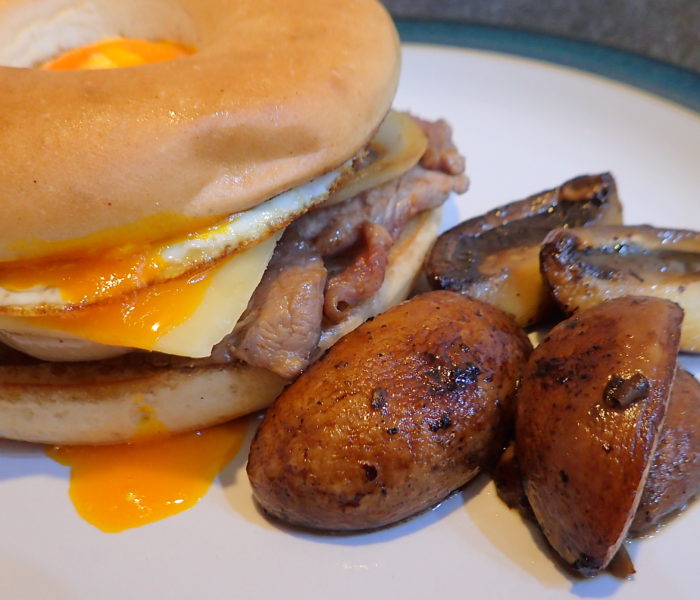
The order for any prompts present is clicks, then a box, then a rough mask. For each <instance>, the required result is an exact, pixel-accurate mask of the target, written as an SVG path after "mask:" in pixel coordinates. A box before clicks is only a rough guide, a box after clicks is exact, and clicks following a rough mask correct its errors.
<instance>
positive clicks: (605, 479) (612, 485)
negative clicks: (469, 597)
mask: <svg viewBox="0 0 700 600" xmlns="http://www.w3.org/2000/svg"><path fill="white" fill-rule="evenodd" d="M682 318H683V311H682V310H681V308H680V307H679V306H678V305H676V304H673V303H672V302H669V301H667V300H660V299H656V298H647V297H631V296H628V297H624V298H617V299H614V300H609V301H607V302H604V303H602V304H598V305H597V306H594V307H592V308H589V309H585V310H581V311H580V312H578V313H576V314H575V315H574V316H573V317H571V318H570V319H568V320H567V321H564V322H562V323H559V324H558V325H557V326H556V327H554V329H552V331H551V332H550V333H549V335H548V336H547V337H546V338H545V340H544V341H543V342H542V343H541V344H540V345H539V346H538V347H537V348H536V349H535V351H534V352H533V353H532V356H531V357H530V360H529V361H528V365H527V368H526V371H525V374H524V376H523V381H522V386H521V388H520V390H519V392H518V400H517V402H518V410H517V418H516V428H515V429H516V448H517V453H518V461H519V464H520V468H521V470H522V476H523V481H524V488H525V493H526V494H527V498H528V501H529V503H530V506H531V507H532V510H533V512H534V514H535V516H536V518H537V521H538V522H539V524H540V526H541V528H542V531H543V532H544V534H545V536H546V538H547V539H548V541H549V543H550V544H551V545H552V547H553V548H554V549H555V550H556V551H557V552H558V553H559V555H560V556H561V557H562V558H563V560H564V561H565V562H566V563H568V564H570V565H571V566H572V567H573V568H575V569H577V570H578V571H580V572H581V573H582V574H584V575H594V574H595V573H597V572H598V571H599V570H600V569H602V568H605V566H606V565H607V564H608V563H609V562H610V560H611V559H612V558H613V556H614V555H615V554H616V552H617V550H618V549H619V547H620V545H621V543H622V541H623V540H624V538H625V536H626V534H627V530H628V528H629V525H630V522H631V521H632V518H633V516H634V514H635V512H636V510H637V506H638V503H639V499H640V497H641V494H642V489H643V487H644V484H645V479H646V475H647V473H648V471H649V467H650V463H651V461H652V458H653V456H654V451H655V448H656V444H657V442H658V439H659V432H660V430H661V426H662V423H663V419H664V415H665V411H666V407H667V403H668V397H669V393H670V389H671V383H672V381H673V377H674V373H675V370H676V358H677V354H678V345H679V339H680V325H681V321H682Z"/></svg>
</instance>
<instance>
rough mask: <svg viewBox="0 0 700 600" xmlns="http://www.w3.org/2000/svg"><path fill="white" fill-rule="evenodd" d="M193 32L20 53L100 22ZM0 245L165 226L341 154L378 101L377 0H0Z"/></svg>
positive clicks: (389, 68)
mask: <svg viewBox="0 0 700 600" xmlns="http://www.w3.org/2000/svg"><path fill="white" fill-rule="evenodd" d="M120 36H123V37H134V38H145V39H167V40H170V41H175V42H180V43H183V44H186V45H188V46H190V47H193V48H194V49H195V52H194V53H193V54H192V55H190V56H186V57H183V58H179V59H177V60H173V61H169V62H161V63H157V64H151V65H144V66H139V67H133V68H124V69H114V70H106V71H100V70H89V71H61V72H58V71H42V70H39V69H35V68H31V67H33V66H34V65H36V64H38V63H40V62H42V61H45V60H48V59H50V58H52V57H53V56H55V55H57V54H58V53H60V52H61V51H64V50H66V49H69V48H72V47H77V46H79V45H81V44H86V43H89V42H92V41H95V40H98V39H103V38H108V37H120ZM0 64H2V65H4V66H2V67H0V89H1V90H2V93H1V94H0V147H2V153H3V157H2V162H1V166H0V189H1V190H2V194H3V202H2V203H0V261H5V262H6V261H14V260H18V259H23V258H28V257H34V256H46V255H52V254H54V253H56V254H59V253H61V252H65V251H69V250H75V249H78V248H80V247H81V246H88V245H89V246H91V247H92V248H93V249H94V247H95V245H110V244H117V243H124V242H127V241H128V242H132V241H135V240H138V239H152V238H153V237H154V236H158V237H161V238H167V237H168V236H169V235H174V234H175V233H176V232H177V231H179V232H180V233H181V232H182V231H187V230H189V229H190V228H191V227H192V225H191V224H192V223H205V222H207V220H212V219H215V218H217V217H223V216H225V215H229V214H232V213H235V212H238V211H244V210H246V209H249V208H251V207H254V206H256V205H258V204H260V203H261V202H263V201H264V200H267V199H269V198H271V197H273V196H275V195H277V194H279V193H281V192H283V191H285V190H288V189H291V188H294V187H296V186H299V185H300V184H302V183H304V182H307V181H309V180H311V179H313V178H315V177H318V176H319V175H322V174H324V173H327V172H329V171H331V170H333V169H336V168H338V167H339V166H340V165H342V164H343V163H344V162H345V161H347V160H348V159H350V158H352V157H353V156H354V155H356V154H357V153H358V151H360V150H361V149H362V148H363V147H364V145H365V144H367V142H368V140H369V139H370V138H371V136H372V134H373V133H374V131H375V130H376V129H377V127H378V126H379V124H380V122H381V121H382V119H383V118H384V116H385V115H386V113H387V111H388V110H389V107H390V104H391V101H392V98H393V95H394V92H395V88H396V84H397V78H398V71H399V47H398V39H397V36H396V32H395V29H394V26H393V24H392V22H391V20H390V18H389V16H388V15H387V13H386V11H385V10H384V9H383V8H382V6H381V5H380V4H379V3H378V2H375V1H374V0H346V1H344V2H336V1H335V0H285V1H284V2H279V1H276V0H122V1H120V2H114V0H89V1H88V2H78V1H77V0H16V1H15V0H0Z"/></svg>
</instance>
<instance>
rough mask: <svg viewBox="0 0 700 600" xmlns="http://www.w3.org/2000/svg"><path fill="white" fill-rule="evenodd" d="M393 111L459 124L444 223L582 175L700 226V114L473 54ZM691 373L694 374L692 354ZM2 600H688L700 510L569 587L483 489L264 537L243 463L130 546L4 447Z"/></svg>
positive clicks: (420, 64)
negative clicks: (603, 178) (351, 531)
mask: <svg viewBox="0 0 700 600" xmlns="http://www.w3.org/2000/svg"><path fill="white" fill-rule="evenodd" d="M403 73H404V74H403V80H402V83H401V88H400V90H399V95H398V99H397V101H396V105H397V106H398V107H400V108H408V109H411V110H413V111H414V112H416V113H417V114H420V115H423V116H427V117H439V116H444V117H446V118H448V119H449V120H450V121H451V122H452V124H453V125H454V128H455V132H456V138H457V141H458V142H459V145H460V147H461V148H462V150H463V151H464V152H465V153H466V155H467V156H468V165H469V172H470V175H471V177H472V188H471V190H470V192H469V193H468V195H467V196H465V197H463V198H461V199H459V200H458V202H457V203H456V204H455V203H452V204H450V206H449V209H448V210H447V219H448V223H453V222H455V221H456V220H457V218H458V216H461V217H468V216H473V215H475V214H478V213H480V212H483V211H484V210H486V209H489V208H492V207H494V206H496V205H498V204H501V203H504V202H507V201H510V200H514V199H517V198H522V197H524V196H526V195H529V194H530V193H533V192H536V191H539V190H541V189H544V188H547V187H550V186H554V185H557V184H558V183H560V182H562V181H564V180H565V179H567V178H569V177H571V176H574V175H577V174H580V173H587V172H596V171H603V170H611V171H612V172H613V173H614V175H615V176H616V177H617V181H618V184H619V188H620V194H621V197H622V199H623V202H624V204H625V210H626V219H627V222H629V223H639V222H652V223H655V224H658V225H664V226H677V227H695V228H698V226H699V225H700V204H699V203H698V196H697V194H698V190H699V189H700V169H699V168H698V140H700V117H699V116H698V115H697V114H695V113H692V112H690V111H687V110H684V109H682V108H680V107H678V106H677V105H674V104H671V103H668V102H665V101H663V100H660V99H658V98H656V97H653V96H651V95H648V94H646V93H643V92H640V91H638V90H636V89H633V88H629V87H626V86H623V85H618V84H616V83H613V82H611V81H608V80H605V79H601V78H598V77H595V76H590V75H587V74H583V73H581V72H577V71H572V70H568V69H565V68H561V67H556V66H552V65H549V64H545V63H539V62H535V61H530V60H523V59H518V58H513V57H508V56H504V55H497V54H491V53H487V52H478V51H464V50H450V49H444V48H431V47H419V46H409V47H407V49H406V52H405V55H404V71H403ZM683 362H684V363H685V364H686V365H687V366H689V367H690V368H691V370H693V372H694V373H696V374H698V373H699V372H700V361H699V360H698V359H697V358H694V359H691V358H689V357H684V359H683ZM0 456H1V458H0V524H1V526H0V596H1V597H2V598H7V599H13V600H14V599H20V598H22V599H24V598H26V599H32V600H34V599H39V598H42V599H44V598H50V599H52V600H59V599H70V600H82V599H90V600H95V599H118V600H124V599H125V598H139V599H140V598H153V599H155V598H169V599H170V598H173V599H174V598H253V597H255V598H266V599H267V598H304V599H308V598H321V597H331V598H333V600H340V599H343V598H348V599H353V600H357V598H358V597H362V595H365V596H368V597H370V598H380V597H383V598H399V597H400V598H402V599H412V598H416V599H422V598H434V597H438V596H439V597H469V598H478V599H484V598H508V599H510V598H519V599H520V600H528V599H543V598H567V597H570V596H578V597H605V596H614V597H615V598H620V599H622V598H634V599H635V600H639V599H643V598H655V597H657V596H661V597H665V598H674V599H680V598H695V597H697V595H696V594H697V589H696V588H697V582H698V577H697V571H696V569H697V565H696V563H697V559H696V557H697V552H698V542H697V539H698V537H700V507H698V506H694V507H691V509H690V510H689V511H687V513H686V514H684V515H683V516H682V517H681V518H679V519H677V520H676V521H675V522H673V523H671V524H670V525H669V526H667V527H666V528H665V529H664V530H663V531H662V532H661V533H659V534H657V535H655V536H654V537H653V539H647V540H644V541H642V542H639V543H635V544H633V545H632V548H631V553H632V556H633V557H634V562H635V564H636V567H637V571H638V574H637V576H636V578H635V580H634V581H632V582H621V581H618V580H615V579H613V578H611V577H609V576H607V575H603V576H600V577H599V578H598V579H596V580H594V581H580V580H573V579H571V578H569V577H568V576H566V575H565V574H564V573H563V572H562V571H561V570H560V569H559V568H558V567H557V566H556V565H555V564H554V563H553V562H552V561H551V560H550V558H549V556H548V555H547V553H546V552H543V545H542V542H541V539H540V536H539V535H538V534H537V533H536V532H534V531H533V530H531V529H529V528H528V527H527V526H526V525H524V524H523V522H522V521H521V520H520V519H519V517H518V516H517V515H516V514H515V513H514V512H512V511H509V510H508V509H507V508H505V507H504V506H503V505H502V504H501V503H500V502H499V501H498V500H497V499H496V498H495V496H494V491H493V488H492V486H491V484H489V483H487V481H486V480H485V479H479V480H477V481H474V482H472V483H471V484H470V485H469V486H467V488H466V490H465V491H464V492H463V493H460V494H456V495H454V496H452V497H451V498H450V499H449V500H447V501H446V502H444V503H443V504H442V505H441V506H440V507H438V508H436V509H434V510H432V511H430V512H428V513H426V514H423V515H422V516H420V517H418V518H416V519H414V520H412V521H409V522H408V523H405V524H403V525H400V526H398V527H394V528H390V529H387V530H385V531H381V532H379V533H372V534H367V535H353V536H346V537H323V536H314V535H309V534H301V533H298V532H290V531H286V530H284V529H280V528H277V527H275V526H273V525H270V524H269V523H268V522H267V521H266V520H265V519H264V518H263V517H262V516H261V515H260V514H259V513H258V512H257V510H256V509H255V507H254V505H253V503H252V501H251V496H250V489H249V487H248V483H247V478H246V476H245V472H244V470H243V466H244V462H245V453H241V454H239V456H238V457H237V458H236V459H235V461H234V462H233V464H232V465H230V466H229V467H228V468H227V469H226V470H225V472H224V473H223V474H222V476H221V478H220V479H219V480H218V481H217V482H216V483H215V485H214V486H213V487H212V489H211V491H210V492H209V494H208V495H207V496H206V497H205V498H204V499H203V500H202V501H201V502H200V503H199V505H198V506H196V507H195V508H194V509H192V510H190V511H187V512H185V513H182V514H180V515H178V516H175V517H172V518H170V519H166V520H164V521H161V522H158V523H155V524H152V525H147V526H145V527H142V528H140V529H134V530H130V531H127V532H124V533H120V534H111V535H110V534H103V533H101V532H99V531H98V530H97V529H95V528H93V527H92V526H90V525H88V524H86V523H85V522H83V521H82V520H81V519H80V518H79V517H78V516H76V514H75V512H74V510H73V507H72V505H71V503H70V501H69V499H68V493H67V491H68V480H67V470H66V469H65V468H63V467H60V466H58V465H57V464H56V463H54V462H52V461H50V460H48V459H46V458H44V457H43V455H42V452H41V450H40V449H38V448H32V447H30V446H26V445H20V444H11V443H4V444H3V443H0Z"/></svg>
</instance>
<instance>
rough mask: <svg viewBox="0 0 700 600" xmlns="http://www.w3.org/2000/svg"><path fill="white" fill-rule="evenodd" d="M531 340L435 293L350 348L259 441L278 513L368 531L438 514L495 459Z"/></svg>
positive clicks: (318, 369)
mask: <svg viewBox="0 0 700 600" xmlns="http://www.w3.org/2000/svg"><path fill="white" fill-rule="evenodd" d="M530 350H531V345H530V342H529V341H528V339H527V337H526V336H525V334H524V333H523V331H522V330H521V329H520V328H519V327H518V326H517V325H516V324H515V322H514V321H513V319H512V318H511V317H509V316H507V315H506V314H505V313H503V312H501V311H500V310H498V309H496V308H494V307H492V306H489V305H487V304H484V303H482V302H480V301H478V300H473V299H470V298H467V297H464V296H460V295H459V294H456V293H454V292H443V291H439V292H429V293H427V294H423V295H421V296H417V297H415V298H413V299H412V300H410V301H408V302H405V303H403V304H400V305H399V306H397V307H394V308H393V309H391V310H389V311H388V312H386V313H384V314H383V315H381V316H379V317H377V318H376V319H374V320H372V321H368V322H366V323H365V324H364V325H362V326H361V327H359V328H358V329H357V330H355V331H354V332H352V333H350V334H349V335H347V336H345V337H344V338H342V339H341V340H340V341H339V342H338V343H337V344H336V345H335V346H333V347H332V348H331V349H330V351H329V352H328V353H327V354H326V355H325V356H324V357H322V358H321V359H320V360H319V361H318V362H316V363H315V364H314V365H312V366H311V367H310V369H309V370H308V371H307V372H305V373H304V374H303V375H302V376H301V377H300V378H299V379H298V380H297V381H296V382H295V383H293V384H292V385H290V386H289V387H288V388H287V389H286V390H285V391H284V392H283V393H282V395H281V396H280V397H279V398H278V399H277V401H276V402H275V403H274V404H273V405H272V407H271V408H270V409H269V410H268V412H267V414H266V415H265V417H264V419H263V421H262V424H261V426H260V428H259V430H258V432H257V434H256V436H255V439H254V440H253V443H252V447H251V451H250V456H249V460H248V476H249V478H250V482H251V485H252V488H253V493H254V495H255V497H256V498H257V500H258V502H259V503H260V505H261V506H262V507H263V508H264V509H265V510H266V511H268V512H269V513H270V514H272V515H274V516H276V517H278V518H280V519H283V520H285V521H288V522H291V523H293V524H296V525H301V526H306V527H311V528H316V529H325V530H335V531H339V530H346V531H347V530H362V529H369V528H375V527H381V526H384V525H387V524H389V523H392V522H395V521H399V520H401V519H404V518H406V517H409V516H410V515H412V514H414V513H416V512H419V511H421V510H424V509H426V508H428V507H430V506H433V505H434V504H436V503H437V502H439V501H440V500H442V499H443V498H444V497H445V496H447V495H448V494H449V493H450V492H452V491H453V490H455V489H457V488H459V487H461V486H463V485H464V484H465V483H466V482H467V481H469V479H471V478H472V477H473V476H474V475H475V474H476V473H477V472H478V471H479V469H480V468H481V467H482V466H483V465H485V464H486V463H488V462H489V461H492V460H495V458H496V457H497V456H498V454H499V452H500V450H501V448H502V446H503V444H504V442H505V441H506V436H507V433H508V432H509V430H510V428H511V426H512V418H513V412H514V407H513V399H514V394H515V388H516V384H517V382H518V379H519V377H520V374H521V368H522V366H523V365H524V362H525V360H526V359H527V356H528V355H529V353H530Z"/></svg>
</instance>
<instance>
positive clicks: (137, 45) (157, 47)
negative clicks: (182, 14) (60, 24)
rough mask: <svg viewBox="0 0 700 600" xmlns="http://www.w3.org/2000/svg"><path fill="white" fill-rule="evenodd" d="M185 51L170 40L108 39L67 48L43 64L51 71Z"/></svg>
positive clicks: (152, 59)
mask: <svg viewBox="0 0 700 600" xmlns="http://www.w3.org/2000/svg"><path fill="white" fill-rule="evenodd" d="M188 54H192V49H191V48H188V47H187V46H184V45H183V44H176V43H174V42H168V41H161V42H149V41H146V40H133V39H112V40H103V41H101V42H97V43H95V44H90V45H88V46H81V47H80V48H75V49H74V50H69V51H68V52H65V53H64V54H61V55H60V56H58V57H57V58H55V59H53V60H51V61H49V62H47V63H46V64H45V65H44V66H43V68H44V69H50V70H52V71H73V70H77V69H118V68H122V67H135V66H137V65H143V64H149V63H157V62H164V61H166V60H173V59H175V58H181V57H183V56H187V55H188Z"/></svg>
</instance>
